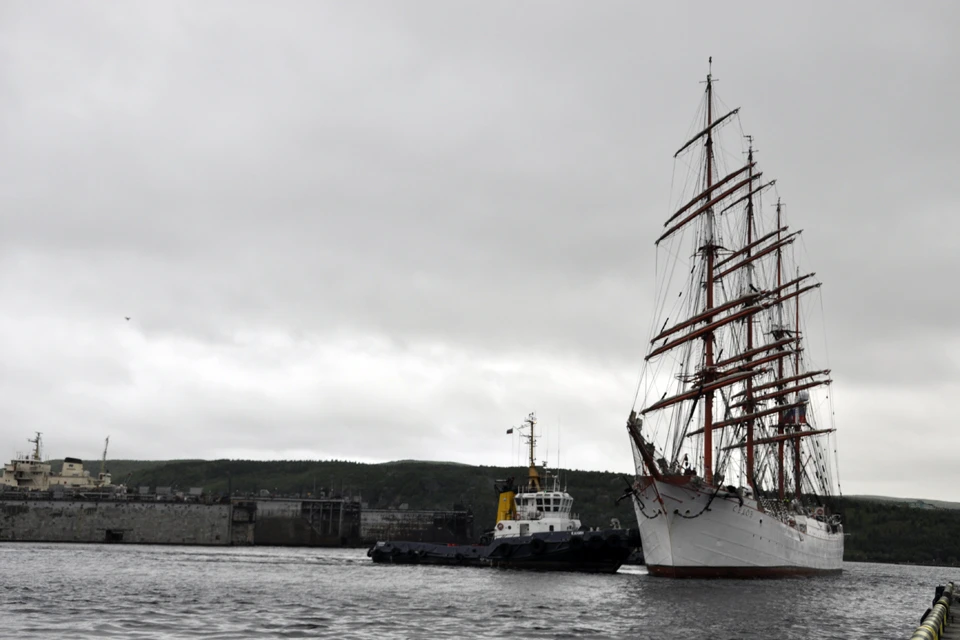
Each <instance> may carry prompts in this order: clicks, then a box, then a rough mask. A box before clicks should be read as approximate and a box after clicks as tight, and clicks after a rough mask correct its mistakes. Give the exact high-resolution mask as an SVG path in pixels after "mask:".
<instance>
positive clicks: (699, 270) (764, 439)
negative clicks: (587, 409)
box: [627, 74, 843, 577]
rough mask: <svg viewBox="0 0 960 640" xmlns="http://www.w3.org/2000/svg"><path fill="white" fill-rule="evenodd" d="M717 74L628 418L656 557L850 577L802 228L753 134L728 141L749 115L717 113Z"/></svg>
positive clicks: (711, 568)
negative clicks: (766, 174)
mask: <svg viewBox="0 0 960 640" xmlns="http://www.w3.org/2000/svg"><path fill="white" fill-rule="evenodd" d="M713 83H714V80H713V77H712V74H708V75H707V80H706V90H705V97H704V101H703V103H702V105H701V110H700V113H701V114H702V117H703V120H702V121H700V122H699V123H697V124H695V126H694V130H695V131H698V133H696V134H695V135H694V136H693V138H692V139H691V140H689V141H688V142H687V143H686V144H684V145H683V146H682V147H681V148H680V150H679V151H678V152H677V154H676V155H675V157H679V161H678V163H677V166H678V167H680V166H682V167H683V168H684V170H685V171H686V170H689V174H688V175H680V176H676V177H675V178H674V183H675V184H679V185H684V188H685V189H686V191H685V192H684V193H681V194H680V197H679V198H677V199H676V202H677V207H676V208H675V209H672V211H673V213H672V215H671V216H670V217H669V218H668V219H667V221H666V223H665V224H664V227H665V229H664V230H663V231H662V234H661V235H660V237H659V238H658V239H657V241H656V245H657V247H658V251H659V252H660V253H661V256H660V257H658V261H657V264H658V273H657V292H656V315H655V318H656V319H655V322H654V324H653V329H652V336H651V340H650V346H649V349H648V352H647V355H646V358H645V360H644V366H643V370H642V372H641V378H640V384H639V385H638V389H637V396H636V398H635V400H634V409H633V410H632V411H631V412H630V417H629V419H628V421H627V430H628V434H629V438H630V442H631V444H632V446H633V449H634V459H635V463H636V468H637V469H636V482H635V483H634V484H633V486H632V488H631V489H630V490H628V493H629V494H631V495H632V499H633V502H634V508H635V511H636V514H637V521H638V527H639V531H640V537H641V539H642V543H643V551H644V557H645V560H646V564H647V568H648V571H649V572H650V573H651V574H653V575H657V576H671V577H688V576H689V577H763V576H771V577H772V576H781V575H789V574H816V573H831V572H839V571H840V570H841V566H842V560H843V527H842V525H841V523H840V518H839V516H837V515H834V514H831V512H830V508H829V496H830V495H832V494H833V493H834V492H835V489H836V486H837V485H836V481H835V471H836V469H835V464H833V462H834V460H835V458H834V456H835V446H833V445H832V443H831V436H830V434H831V433H832V432H833V431H834V429H833V428H832V425H827V424H825V422H826V421H832V418H833V414H832V411H831V410H829V409H830V404H829V397H828V396H827V393H828V392H829V384H830V382H831V380H830V378H829V375H830V370H829V369H826V368H823V367H820V368H818V367H816V366H814V365H813V362H812V361H813V358H812V354H811V351H810V342H811V341H810V340H808V339H807V338H808V335H807V327H806V324H805V323H804V322H801V320H802V319H803V318H805V317H806V315H807V314H805V313H804V306H803V305H804V302H805V301H806V300H807V298H808V296H810V295H811V294H814V293H816V292H817V290H818V288H819V287H820V283H819V282H817V281H815V280H814V274H813V273H808V272H805V271H802V270H801V269H800V267H799V265H798V262H797V260H796V258H797V255H796V254H797V253H798V252H795V251H793V243H794V241H795V240H796V239H797V238H798V236H799V234H800V231H791V229H790V228H789V226H788V225H787V222H786V218H785V211H784V206H783V203H781V201H780V199H779V198H777V199H776V200H775V202H774V201H768V200H770V199H769V195H770V194H771V192H772V191H773V190H772V189H771V188H772V187H773V186H774V184H775V181H774V180H768V179H763V178H762V177H763V173H762V172H761V171H760V170H759V169H758V167H757V162H756V160H755V155H756V154H755V151H754V149H753V144H752V138H751V137H750V136H743V135H742V130H741V132H740V133H741V135H740V136H739V137H740V139H741V140H742V143H743V144H742V147H737V148H736V151H737V152H738V153H731V150H730V149H729V148H726V149H724V148H723V147H722V145H721V137H722V135H727V134H730V133H732V130H735V129H739V127H738V126H737V124H738V123H739V117H738V112H739V109H733V110H732V111H729V112H728V113H726V114H725V115H723V116H721V117H715V116H714V113H715V111H714V109H715V106H716V104H715V103H716V102H717V100H716V98H715V95H714V87H713ZM741 150H742V152H743V157H744V158H745V161H742V160H740V157H741V156H740V154H739V151H741ZM725 164H727V165H728V166H724V165H725ZM717 176H722V177H717ZM671 195H672V196H673V194H671ZM811 394H814V395H815V396H816V397H812V396H811ZM641 396H642V397H641ZM638 402H639V403H640V404H639V410H638Z"/></svg>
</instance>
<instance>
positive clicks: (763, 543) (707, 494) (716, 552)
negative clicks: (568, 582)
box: [634, 478, 843, 577]
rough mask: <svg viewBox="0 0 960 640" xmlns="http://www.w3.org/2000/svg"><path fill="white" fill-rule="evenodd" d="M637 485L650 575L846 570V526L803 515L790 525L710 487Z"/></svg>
mask: <svg viewBox="0 0 960 640" xmlns="http://www.w3.org/2000/svg"><path fill="white" fill-rule="evenodd" d="M640 486H641V489H640V491H639V492H638V495H639V496H640V498H641V501H642V506H641V503H640V502H638V501H636V500H635V501H634V508H635V509H636V511H637V522H638V524H639V528H640V538H641V540H642V544H643V556H644V561H645V562H646V565H647V569H648V571H649V572H650V573H651V574H652V575H661V576H671V577H763V576H779V575H790V574H815V573H837V572H839V571H841V569H842V565H843V528H842V527H839V526H835V527H831V526H830V525H829V524H827V523H825V522H821V521H819V520H816V519H815V518H812V517H806V516H796V517H795V525H794V526H790V525H789V524H787V523H785V522H783V521H781V520H779V519H777V518H776V517H775V516H773V515H772V514H770V513H766V512H763V511H760V510H759V509H758V507H757V503H756V501H754V500H752V499H750V498H744V499H743V504H742V505H741V503H740V500H739V499H738V497H737V496H736V494H731V493H728V492H726V491H723V490H721V491H720V492H718V493H716V495H715V496H714V492H715V489H714V488H713V487H702V488H697V487H695V486H694V485H692V484H681V485H677V484H671V483H668V482H662V481H656V480H653V479H652V478H643V479H641V485H640ZM711 497H713V499H712V500H711ZM708 505H709V509H707V507H708ZM698 514H699V515H698ZM684 516H686V517H684ZM832 529H833V531H832Z"/></svg>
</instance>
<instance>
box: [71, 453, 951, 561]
mask: <svg viewBox="0 0 960 640" xmlns="http://www.w3.org/2000/svg"><path fill="white" fill-rule="evenodd" d="M96 466H97V469H94V468H92V466H91V469H90V470H91V472H95V471H97V470H99V465H96ZM55 468H56V467H55ZM107 468H108V469H109V470H110V471H111V472H112V473H113V480H114V482H115V483H124V484H126V485H127V486H129V487H134V488H135V487H137V486H141V485H148V486H151V487H156V486H172V487H177V488H179V489H181V490H186V489H187V488H189V487H203V488H204V489H205V490H206V491H207V492H210V493H221V494H222V493H226V492H227V490H228V487H230V488H232V490H233V491H240V492H244V493H252V492H257V491H259V490H261V489H267V490H269V491H271V492H275V493H281V494H288V495H292V494H299V495H307V494H308V493H309V494H313V495H317V494H318V493H319V492H320V491H321V490H323V491H328V492H329V491H330V490H331V489H332V490H333V493H335V494H341V493H342V494H345V495H353V496H358V497H359V498H360V499H362V501H363V502H366V503H367V504H368V505H369V506H370V507H372V508H392V507H399V506H400V505H401V504H407V505H408V506H409V508H411V509H452V508H453V507H454V505H462V506H464V507H466V508H469V509H472V510H473V512H474V514H475V516H476V524H477V531H481V530H483V529H486V528H490V527H492V526H493V524H494V519H495V517H496V494H495V492H494V488H493V485H494V480H497V479H503V478H507V477H510V476H513V477H515V478H518V479H521V480H522V479H523V478H524V477H526V473H527V472H526V469H520V468H504V467H474V466H470V465H464V464H456V463H446V462H418V461H412V460H404V461H400V462H387V463H383V464H361V463H357V462H346V461H338V460H331V461H321V462H316V461H271V462H260V461H248V460H212V461H204V460H175V461H167V462H163V461H135V460H109V461H107ZM560 475H561V478H562V484H563V485H564V486H566V488H567V490H569V492H570V494H571V495H572V496H573V498H574V509H575V510H576V511H577V512H578V513H579V514H580V517H581V520H582V521H583V523H584V524H585V525H587V526H602V527H606V526H609V524H610V519H611V518H619V519H620V522H621V523H622V524H623V525H624V526H629V527H636V519H635V516H634V514H633V511H632V509H631V507H630V503H629V501H628V500H624V501H623V502H621V503H620V504H619V505H616V504H615V502H616V500H617V498H618V497H619V496H620V495H621V494H622V493H623V489H624V482H623V479H622V478H623V474H618V473H608V472H599V471H573V470H570V471H568V470H564V471H561V474H560ZM831 506H832V508H833V509H835V510H836V511H838V512H839V513H840V514H841V515H842V516H843V518H844V528H845V530H846V532H847V538H846V547H845V548H846V553H845V557H846V559H847V560H853V561H867V562H899V563H911V564H935V565H950V566H960V510H958V509H956V508H951V507H956V506H957V505H956V504H955V503H943V502H936V501H932V500H926V501H923V502H921V501H916V500H900V499H894V498H884V497H880V496H862V497H846V498H843V499H841V500H835V501H833V502H832V504H831Z"/></svg>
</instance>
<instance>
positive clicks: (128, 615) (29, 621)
mask: <svg viewBox="0 0 960 640" xmlns="http://www.w3.org/2000/svg"><path fill="white" fill-rule="evenodd" d="M0 575H2V581H3V588H2V589H0V620H2V623H0V624H2V634H0V635H2V637H4V638H12V637H16V638H23V639H32V638H52V637H59V636H61V634H64V633H66V632H70V634H71V637H72V638H460V637H472V638H479V637H497V638H507V637H510V638H584V637H588V638H592V637H595V638H665V637H672V638H871V639H877V638H907V637H909V636H910V633H911V632H912V631H913V629H914V628H915V626H916V624H917V621H918V620H919V617H920V615H921V614H922V613H923V612H924V610H925V609H926V607H927V606H929V603H930V600H931V599H932V598H933V589H934V587H935V586H936V585H937V584H938V583H939V584H943V583H945V582H946V581H948V580H951V579H955V578H960V569H946V568H928V567H900V566H893V565H879V564H847V565H846V568H845V571H844V573H843V574H842V575H841V576H838V577H829V578H791V579H785V580H768V581H716V580H713V581H701V580H684V581H674V580H668V579H657V578H651V577H650V576H648V575H647V574H646V572H645V570H644V569H643V568H642V567H625V568H623V569H621V571H620V573H618V574H616V575H613V576H588V575H577V574H536V573H523V572H516V571H501V570H493V569H470V568H461V569H457V568H448V567H402V566H397V567H394V566H384V565H374V564H373V563H372V562H371V561H370V560H369V559H367V557H366V554H365V552H364V551H362V550H343V549H270V548H247V549H209V548H198V547H152V546H105V545H50V544H10V543H7V544H0ZM845 630H846V631H845ZM691 632H693V633H691Z"/></svg>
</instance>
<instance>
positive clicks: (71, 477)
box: [0, 431, 112, 491]
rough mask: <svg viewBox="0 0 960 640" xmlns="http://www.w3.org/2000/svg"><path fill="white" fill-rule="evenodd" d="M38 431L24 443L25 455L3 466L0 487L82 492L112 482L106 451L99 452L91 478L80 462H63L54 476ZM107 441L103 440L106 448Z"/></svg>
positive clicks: (17, 456) (78, 460)
mask: <svg viewBox="0 0 960 640" xmlns="http://www.w3.org/2000/svg"><path fill="white" fill-rule="evenodd" d="M40 436H41V434H40V432H39V431H38V432H37V433H36V435H35V436H34V437H33V438H32V439H30V440H28V442H30V443H31V444H32V445H33V449H32V450H31V451H30V452H29V453H18V454H17V455H16V457H14V459H13V460H11V461H10V462H8V463H7V464H5V465H3V475H2V476H0V487H4V488H10V489H17V490H20V491H51V490H54V489H57V488H60V489H71V490H84V489H103V488H105V487H110V486H111V482H112V478H111V476H110V473H109V472H108V471H107V470H106V466H105V465H106V459H107V448H106V446H105V447H104V449H103V460H102V462H101V465H100V472H99V473H98V474H97V475H96V476H91V475H90V472H89V471H87V470H85V469H84V468H83V460H81V459H80V458H64V459H63V468H62V469H61V471H60V473H54V472H53V471H52V467H51V465H50V463H49V462H44V461H43V457H42V452H43V445H42V441H41V438H40ZM109 441H110V438H109V437H108V438H107V443H108V444H109Z"/></svg>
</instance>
